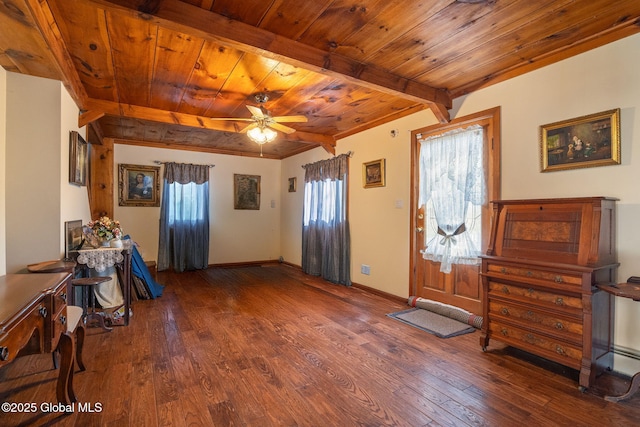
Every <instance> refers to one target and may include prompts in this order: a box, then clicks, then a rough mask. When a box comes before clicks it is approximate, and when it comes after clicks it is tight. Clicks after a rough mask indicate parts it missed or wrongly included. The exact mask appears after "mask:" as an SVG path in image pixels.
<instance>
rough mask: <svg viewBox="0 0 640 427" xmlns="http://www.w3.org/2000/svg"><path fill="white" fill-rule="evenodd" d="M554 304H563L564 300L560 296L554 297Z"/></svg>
mask: <svg viewBox="0 0 640 427" xmlns="http://www.w3.org/2000/svg"><path fill="white" fill-rule="evenodd" d="M556 305H564V300H563V299H562V298H560V297H558V298H556Z"/></svg>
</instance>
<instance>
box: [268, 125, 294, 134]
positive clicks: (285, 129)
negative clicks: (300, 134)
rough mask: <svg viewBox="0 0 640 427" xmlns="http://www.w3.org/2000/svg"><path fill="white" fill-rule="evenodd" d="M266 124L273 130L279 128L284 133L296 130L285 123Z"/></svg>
mask: <svg viewBox="0 0 640 427" xmlns="http://www.w3.org/2000/svg"><path fill="white" fill-rule="evenodd" d="M267 126H269V127H270V128H273V129H275V130H279V131H280V132H284V133H294V132H295V131H296V130H295V129H293V128H290V127H288V126H285V125H281V124H278V123H275V122H274V123H269V124H268V125H267Z"/></svg>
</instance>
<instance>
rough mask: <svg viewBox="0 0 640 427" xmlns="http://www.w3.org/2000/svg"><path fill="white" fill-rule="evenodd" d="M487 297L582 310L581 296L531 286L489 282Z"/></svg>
mask: <svg viewBox="0 0 640 427" xmlns="http://www.w3.org/2000/svg"><path fill="white" fill-rule="evenodd" d="M489 297H490V298H491V297H498V298H502V299H505V298H507V299H514V300H520V301H523V302H524V303H529V304H539V305H542V306H546V307H548V308H551V309H555V310H557V309H569V310H571V309H575V310H577V313H580V312H581V311H582V297H581V296H580V295H577V296H571V295H563V294H557V293H554V292H546V291H541V290H538V289H535V288H531V287H522V286H516V285H511V284H506V283H500V282H489Z"/></svg>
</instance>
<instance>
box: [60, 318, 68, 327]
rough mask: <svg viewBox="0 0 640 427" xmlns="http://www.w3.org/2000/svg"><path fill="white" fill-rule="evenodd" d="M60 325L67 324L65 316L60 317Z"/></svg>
mask: <svg viewBox="0 0 640 427" xmlns="http://www.w3.org/2000/svg"><path fill="white" fill-rule="evenodd" d="M60 324H61V325H66V324H67V317H66V316H60Z"/></svg>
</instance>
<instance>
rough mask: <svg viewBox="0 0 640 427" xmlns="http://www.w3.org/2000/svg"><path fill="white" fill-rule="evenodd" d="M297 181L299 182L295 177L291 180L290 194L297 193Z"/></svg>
mask: <svg viewBox="0 0 640 427" xmlns="http://www.w3.org/2000/svg"><path fill="white" fill-rule="evenodd" d="M297 181H298V180H297V178H296V177H295V176H294V177H293V178H289V193H295V191H296V185H297Z"/></svg>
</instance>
